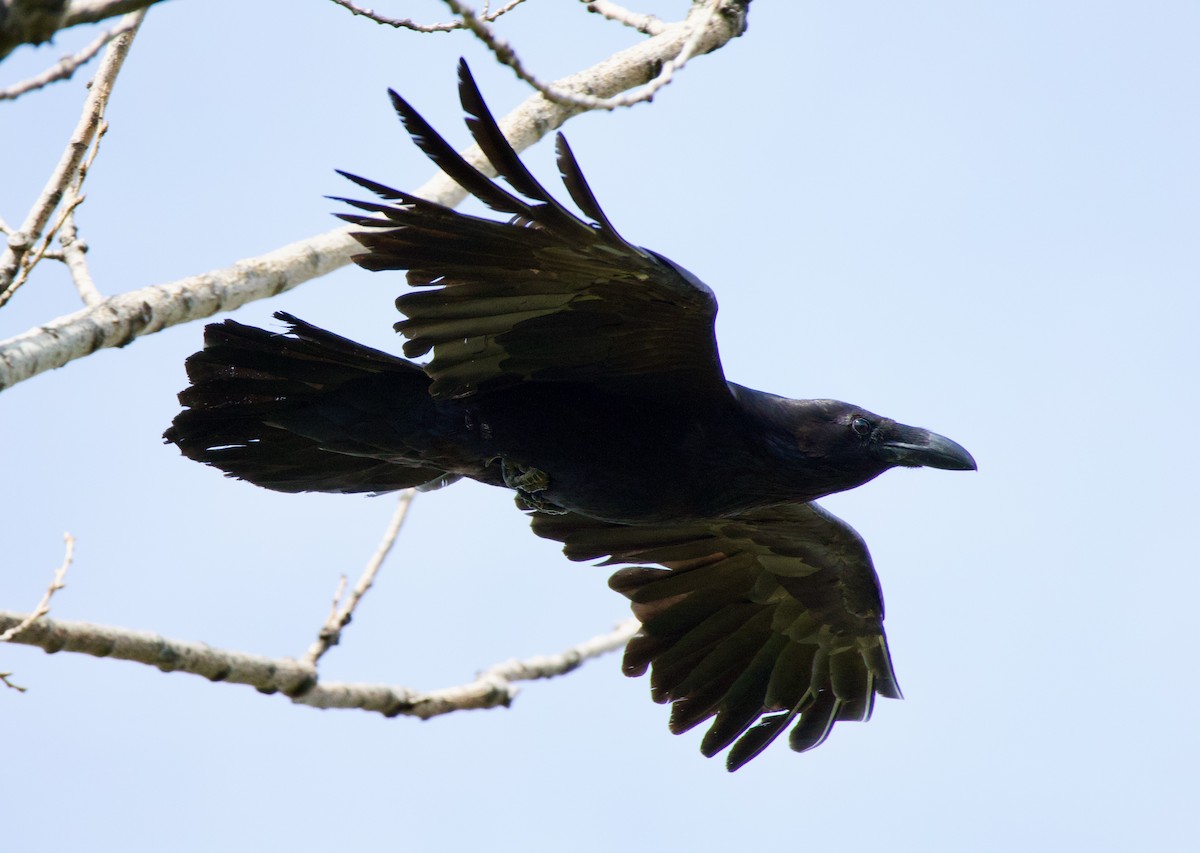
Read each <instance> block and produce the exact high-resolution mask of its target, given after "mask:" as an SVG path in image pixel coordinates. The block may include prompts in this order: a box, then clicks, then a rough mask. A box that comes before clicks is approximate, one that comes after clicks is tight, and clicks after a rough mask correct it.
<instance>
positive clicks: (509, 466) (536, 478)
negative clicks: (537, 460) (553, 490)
mask: <svg viewBox="0 0 1200 853" xmlns="http://www.w3.org/2000/svg"><path fill="white" fill-rule="evenodd" d="M500 476H501V477H503V478H504V485H506V486H508V487H509V488H510V489H516V490H517V491H518V492H529V493H533V492H544V491H546V489H548V488H550V475H549V474H547V473H546V472H545V471H543V470H541V469H540V468H527V467H525V466H524V465H515V464H513V463H512V462H509V461H508V460H507V459H505V458H504V457H503V456H501V457H500Z"/></svg>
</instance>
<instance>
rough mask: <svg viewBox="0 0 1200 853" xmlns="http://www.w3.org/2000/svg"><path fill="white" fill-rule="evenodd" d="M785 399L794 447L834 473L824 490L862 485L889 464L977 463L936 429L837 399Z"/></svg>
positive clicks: (969, 466) (955, 467)
mask: <svg viewBox="0 0 1200 853" xmlns="http://www.w3.org/2000/svg"><path fill="white" fill-rule="evenodd" d="M791 403H792V405H793V409H792V413H791V418H789V420H790V421H791V424H790V425H791V427H792V430H791V431H792V435H793V437H794V440H795V442H796V449H798V450H799V451H800V453H801V454H802V455H803V456H804V458H805V459H806V460H807V461H808V462H809V463H810V464H812V465H814V466H815V467H818V468H821V469H825V470H827V471H828V472H829V474H830V476H831V477H832V478H834V479H835V482H831V483H830V484H829V485H830V486H832V488H830V489H829V491H830V492H836V491H843V490H845V489H851V488H854V487H855V486H859V485H862V484H863V483H865V482H867V481H868V480H872V479H874V478H875V477H877V476H879V475H880V474H882V473H883V472H884V471H886V470H888V469H889V468H896V467H906V468H917V467H925V468H942V469H944V470H947V471H974V470H976V468H977V466H976V464H975V459H974V458H973V457H972V456H971V454H970V453H968V452H967V450H966V448H964V447H963V446H962V445H960V444H959V443H958V442H956V441H951V440H950V439H948V438H946V437H945V436H944V435H938V434H937V433H936V432H931V431H930V430H927V429H923V428H921V427H914V426H908V425H907V424H902V423H897V422H896V421H894V420H892V419H891V418H885V417H882V416H881V415H877V414H875V413H874V412H870V411H867V410H866V409H864V408H862V407H861V406H854V405H851V404H850V403H843V402H840V401H838V400H793V401H791ZM839 475H840V476H839ZM843 482H844V485H843Z"/></svg>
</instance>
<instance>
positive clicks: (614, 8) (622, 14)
mask: <svg viewBox="0 0 1200 853" xmlns="http://www.w3.org/2000/svg"><path fill="white" fill-rule="evenodd" d="M581 2H583V3H587V10H588V11H589V12H595V13H596V14H597V15H602V16H603V17H605V18H608V19H609V20H610V21H616V22H617V23H619V24H624V25H625V26H627V27H633V29H635V30H637V31H638V32H639V33H645V34H646V35H648V36H656V35H658V34H659V33H661V32H662V30H663V27H664V26H666V25H665V24H664V23H663V22H662V21H661V20H660V19H659V18H656V17H655V16H654V15H643V14H641V13H640V12H633V11H630V10H629V9H626V8H625V7H624V6H618V5H617V4H616V3H612V2H609V0H581Z"/></svg>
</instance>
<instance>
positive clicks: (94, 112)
mask: <svg viewBox="0 0 1200 853" xmlns="http://www.w3.org/2000/svg"><path fill="white" fill-rule="evenodd" d="M145 14H146V13H145V12H135V13H133V14H132V15H130V16H129V18H128V19H127V20H125V21H122V24H123V25H124V24H128V25H129V26H128V29H127V30H126V31H125V32H123V33H121V34H120V35H119V36H116V37H115V38H114V39H113V40H112V42H111V43H110V44H109V46H108V50H107V51H105V53H104V59H103V60H102V61H101V63H100V68H99V69H98V70H97V71H96V76H95V78H94V79H93V80H92V87H91V91H90V92H88V96H87V98H86V99H85V100H84V103H83V115H82V116H80V118H79V122H78V124H76V126H75V132H74V133H72V134H71V141H70V142H69V143H68V144H67V150H66V151H64V152H63V156H62V158H61V159H60V160H59V162H58V166H57V167H56V168H55V170H54V173H53V174H52V175H51V176H50V180H49V181H47V182H46V187H45V189H43V190H42V194H41V196H40V197H39V198H38V200H37V201H36V202H35V203H34V205H33V208H32V209H31V210H30V211H29V215H28V216H27V217H26V218H25V222H24V223H23V224H22V225H21V228H20V229H19V230H18V231H16V232H13V233H11V234H9V236H8V246H7V247H6V248H5V250H4V253H3V255H0V306H3V305H4V303H5V302H7V301H8V300H9V299H10V298H11V297H12V295H13V293H15V292H16V290H17V288H18V287H20V286H21V283H22V282H23V281H25V278H26V277H27V276H28V274H29V270H30V269H32V267H33V265H34V264H35V263H36V262H37V260H38V259H39V258H40V255H38V254H34V255H33V256H32V257H30V258H27V257H26V255H27V254H28V252H29V251H30V249H31V248H32V247H33V246H34V244H35V243H36V242H37V241H38V240H39V239H40V238H41V237H42V232H43V230H44V229H45V227H46V223H47V222H49V221H50V217H51V215H52V214H53V213H54V211H55V209H57V208H58V206H59V203H60V202H61V201H62V200H63V196H64V195H66V194H67V193H68V187H69V186H70V184H71V181H73V180H75V178H76V176H77V175H79V172H80V166H81V164H82V163H83V160H84V156H85V155H86V154H87V152H88V149H89V147H90V146H91V144H92V139H93V138H94V137H95V136H96V133H97V130H98V128H99V127H100V125H101V123H102V121H103V119H104V108H105V107H106V106H107V104H108V98H109V96H110V95H111V94H112V87H113V83H114V82H115V81H116V78H117V73H118V72H119V71H120V70H121V65H122V64H123V63H124V62H125V57H126V55H127V54H128V53H129V47H130V45H131V44H132V42H133V37H134V35H136V33H137V28H138V27H139V26H140V25H141V22H142V19H143V18H144V17H145ZM76 204H78V201H76ZM63 221H65V217H61V218H60V219H59V222H58V225H61V224H62V222H63ZM56 227H58V226H56ZM50 233H51V234H52V233H53V230H52V231H51V232H50ZM47 239H48V237H47Z"/></svg>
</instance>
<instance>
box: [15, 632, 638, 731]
mask: <svg viewBox="0 0 1200 853" xmlns="http://www.w3.org/2000/svg"><path fill="white" fill-rule="evenodd" d="M27 620H29V617H28V615H26V614H21V613H11V612H8V611H0V630H4V629H6V628H10V627H11V626H14V625H20V624H23V623H25V622H26V621H27ZM637 629H638V624H637V622H636V620H632V619H630V620H626V621H625V622H622V623H621V624H620V625H618V626H617V627H616V628H614V629H613V630H612V631H610V632H608V633H607V634H601V635H599V636H596V637H592V638H591V639H589V640H585V641H584V642H582V643H580V644H578V645H576V646H572V647H571V648H569V649H566V650H565V651H563V652H560V653H558V654H556V655H549V656H539V657H534V658H529V659H527V660H523V661H517V660H512V661H507V662H505V663H500V664H497V665H495V666H493V667H491V668H489V669H487V670H485V671H484V672H483V673H481V674H480V675H479V676H478V677H477V678H476V679H475V680H473V681H471V682H469V683H467V684H463V685H459V686H456V687H447V688H443V689H441V690H431V691H420V690H413V689H411V688H408V687H400V686H391V685H382V684H351V683H338V682H331V683H328V684H322V683H319V682H318V681H317V673H316V669H315V668H314V667H313V666H311V665H310V664H308V663H305V662H302V661H297V660H293V659H291V658H267V657H263V656H261V655H252V654H246V653H244V652H232V651H226V650H223V649H214V648H212V647H210V646H207V645H204V644H203V643H192V642H186V641H183V640H170V639H167V638H166V637H162V636H159V635H158V634H152V633H149V632H147V631H132V630H128V629H125V628H113V627H108V626H103V625H91V624H88V623H86V622H62V621H57V620H51V619H38V620H35V621H31V622H30V624H29V625H28V627H26V628H24V629H23V630H22V631H21V632H20V633H19V634H18V635H17V636H16V637H15V638H14V639H13V640H12V642H14V643H21V644H24V645H29V646H37V647H39V648H41V649H44V650H45V651H47V652H60V651H68V652H80V653H82V654H88V655H94V656H95V657H106V658H116V659H117V660H128V661H134V662H137V663H143V664H148V665H150V666H155V667H158V668H159V669H161V670H162V671H163V672H190V673H192V674H193V675H201V676H204V677H205V678H207V679H209V680H210V681H222V682H226V683H230V684H245V685H248V686H250V687H254V688H255V689H257V690H258V691H259V692H261V693H282V694H284V695H285V696H288V697H290V698H291V699H292V701H294V702H296V703H297V704H300V705H308V706H309V707H313V708H358V709H360V710H363V711H373V712H375V713H380V714H383V715H385V716H388V717H394V716H398V715H404V716H413V717H420V718H422V719H428V718H430V717H436V716H439V715H441V714H448V713H451V712H453V711H463V710H469V709H477V708H494V707H497V706H500V705H505V706H507V705H509V704H511V703H512V700H513V698H514V697H515V696H516V694H517V689H516V688H515V687H514V682H519V681H531V680H534V679H540V678H553V677H555V676H559V675H564V674H566V673H568V672H571V671H572V670H574V669H577V668H578V667H579V666H580V665H581V664H582V663H583V662H584V661H587V660H590V659H592V658H595V657H599V656H600V655H603V654H606V653H608V652H611V651H614V650H616V649H619V648H620V647H621V646H623V645H624V644H625V643H626V642H628V641H629V639H630V637H632V636H633V635H634V634H635V633H636V632H637Z"/></svg>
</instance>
